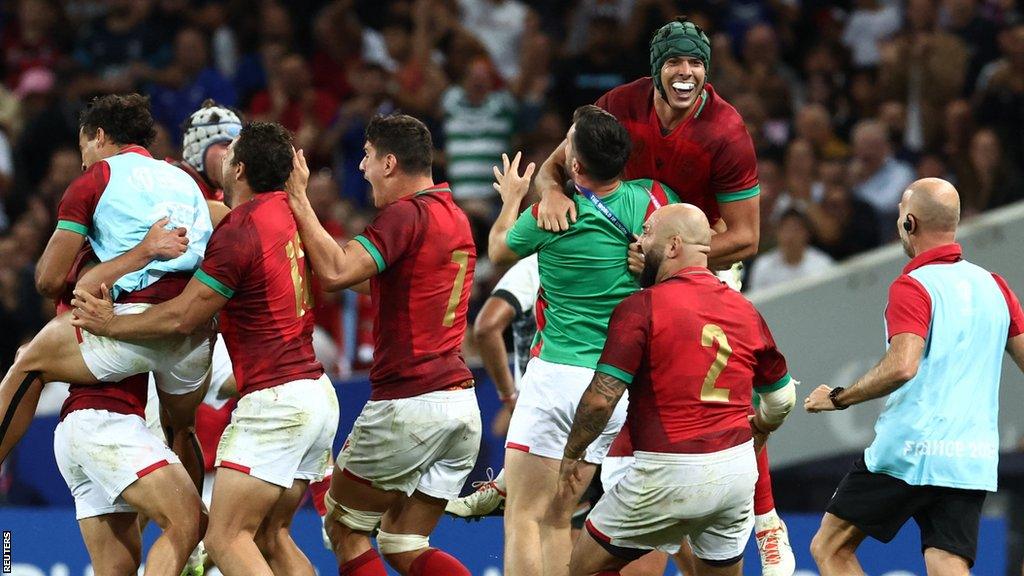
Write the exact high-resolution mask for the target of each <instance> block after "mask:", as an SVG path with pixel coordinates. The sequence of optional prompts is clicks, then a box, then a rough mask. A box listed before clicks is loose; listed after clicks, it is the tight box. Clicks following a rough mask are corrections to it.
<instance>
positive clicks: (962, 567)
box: [924, 548, 971, 576]
mask: <svg viewBox="0 0 1024 576" xmlns="http://www.w3.org/2000/svg"><path fill="white" fill-rule="evenodd" d="M924 566H925V570H926V571H927V573H928V576H968V575H969V574H970V573H971V567H970V565H969V564H968V563H967V559H966V558H964V557H962V556H957V555H956V554H953V553H952V552H946V551H945V550H939V549H938V548H925V550H924Z"/></svg>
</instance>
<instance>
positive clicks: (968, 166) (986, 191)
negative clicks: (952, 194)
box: [956, 128, 1024, 216]
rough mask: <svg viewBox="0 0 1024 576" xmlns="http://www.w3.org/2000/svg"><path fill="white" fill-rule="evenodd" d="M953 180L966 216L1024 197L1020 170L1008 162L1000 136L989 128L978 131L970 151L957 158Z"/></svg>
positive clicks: (972, 139) (972, 140)
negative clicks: (955, 181)
mask: <svg viewBox="0 0 1024 576" xmlns="http://www.w3.org/2000/svg"><path fill="white" fill-rule="evenodd" d="M956 179H957V190H958V191H959V192H960V210H961V212H962V213H963V214H964V215H965V216H968V215H973V214H977V213H979V212H982V211H984V210H987V209H989V208H993V207H996V206H1002V205H1004V204H1007V203H1009V202H1012V201H1015V200H1020V199H1021V198H1024V181H1022V180H1021V173H1020V169H1019V167H1017V166H1015V165H1014V164H1013V163H1012V162H1009V161H1007V158H1006V157H1005V156H1004V154H1003V151H1002V146H1001V145H1000V143H999V136H997V135H996V133H995V131H994V130H991V129H988V128H983V129H981V130H978V131H977V132H976V133H975V134H974V137H973V138H971V146H970V150H969V152H968V153H967V154H966V155H965V156H963V157H960V158H958V162H957V166H956Z"/></svg>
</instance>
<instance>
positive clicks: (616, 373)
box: [595, 364, 633, 384]
mask: <svg viewBox="0 0 1024 576" xmlns="http://www.w3.org/2000/svg"><path fill="white" fill-rule="evenodd" d="M595 371H596V372H600V373H602V374H607V375H609V376H611V377H612V378H618V379H619V380H622V381H623V382H625V383H626V384H632V383H633V375H632V374H630V373H629V372H626V371H625V370H621V369H619V368H616V367H615V366H612V365H611V364H598V365H597V369H596V370H595Z"/></svg>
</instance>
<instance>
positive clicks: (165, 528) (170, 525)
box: [121, 464, 206, 576]
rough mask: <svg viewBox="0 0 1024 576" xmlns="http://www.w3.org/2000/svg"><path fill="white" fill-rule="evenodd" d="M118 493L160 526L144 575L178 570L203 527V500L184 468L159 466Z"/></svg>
mask: <svg viewBox="0 0 1024 576" xmlns="http://www.w3.org/2000/svg"><path fill="white" fill-rule="evenodd" d="M121 497H122V498H124V499H125V501H126V502H128V503H129V504H131V505H132V507H133V508H135V509H136V510H138V511H139V512H140V513H143V514H145V515H146V516H148V517H149V518H150V519H151V520H152V521H153V522H155V523H156V524H157V526H159V527H160V530H161V534H160V537H159V538H157V540H156V542H154V543H153V546H152V547H151V548H150V549H149V554H148V555H147V556H146V572H145V573H146V575H147V576H149V575H166V576H178V575H179V574H181V570H182V569H183V568H184V567H185V563H186V562H187V561H188V557H189V555H190V554H191V553H192V550H194V549H195V547H196V545H197V544H199V541H200V540H201V539H202V537H203V532H204V531H205V528H206V526H205V525H204V521H203V517H202V515H201V514H200V509H201V508H202V500H200V499H199V493H198V492H196V489H195V486H193V485H192V482H191V480H190V479H189V477H188V473H187V472H185V468H184V467H182V466H181V465H180V464H170V465H168V466H164V467H162V468H158V469H157V470H154V471H153V472H150V473H149V474H146V475H145V476H143V477H142V478H139V479H138V480H136V481H135V482H134V483H132V485H131V486H129V487H128V488H126V489H125V490H124V492H122V493H121ZM132 520H133V521H135V518H134V515H133V518H132Z"/></svg>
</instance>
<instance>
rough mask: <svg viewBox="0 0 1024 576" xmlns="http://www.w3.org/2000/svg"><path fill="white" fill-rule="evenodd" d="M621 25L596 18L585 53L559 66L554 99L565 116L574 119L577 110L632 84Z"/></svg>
mask: <svg viewBox="0 0 1024 576" xmlns="http://www.w3.org/2000/svg"><path fill="white" fill-rule="evenodd" d="M620 25H621V24H620V22H619V20H617V19H615V18H613V17H611V16H606V15H598V16H595V17H593V18H592V19H591V20H590V26H589V32H588V33H587V36H586V40H587V42H586V45H585V49H584V50H583V51H582V53H580V54H579V55H576V56H572V57H569V58H566V59H564V60H562V62H561V64H560V65H559V66H558V69H557V70H556V71H555V83H554V89H553V91H552V98H553V99H554V101H555V102H556V103H557V105H558V110H559V112H561V113H562V115H563V116H565V117H567V118H568V117H571V116H572V113H573V111H574V110H576V108H578V107H580V106H582V105H584V104H593V103H594V102H595V101H597V99H598V98H600V97H601V95H603V94H604V93H605V92H607V91H609V90H611V89H612V88H615V87H616V86H619V85H621V84H625V83H627V82H629V81H631V80H633V78H632V77H631V76H632V72H633V70H632V68H633V66H631V64H630V62H629V61H628V59H627V57H626V52H625V51H624V50H623V49H622V44H621V41H620V38H619V27H620ZM648 74H649V72H648Z"/></svg>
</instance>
